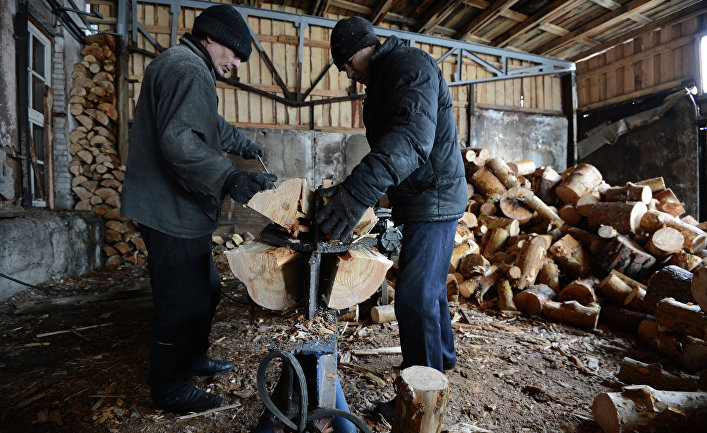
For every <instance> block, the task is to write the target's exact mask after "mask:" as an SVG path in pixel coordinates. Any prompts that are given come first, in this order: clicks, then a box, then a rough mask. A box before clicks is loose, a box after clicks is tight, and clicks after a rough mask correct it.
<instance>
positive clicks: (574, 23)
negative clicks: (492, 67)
mask: <svg viewBox="0 0 707 433" xmlns="http://www.w3.org/2000/svg"><path fill="white" fill-rule="evenodd" d="M262 3H263V1H261V0H246V1H244V2H243V4H245V5H248V6H255V7H258V6H259V5H261V4H262ZM267 3H274V4H284V5H288V6H294V7H297V8H299V9H301V10H304V11H308V12H307V13H309V14H311V15H317V16H323V15H324V14H325V13H329V14H338V15H341V16H351V15H359V16H363V17H365V18H368V19H370V20H371V21H372V22H373V23H374V25H381V24H384V23H385V24H387V25H389V26H390V27H393V28H398V29H401V30H406V31H412V32H416V33H421V34H426V35H435V36H443V37H448V38H451V39H458V40H462V41H468V42H473V43H477V44H483V45H489V46H494V47H499V48H509V49H513V50H519V51H524V52H528V53H533V54H539V55H543V56H548V57H552V58H556V59H561V60H570V61H579V60H582V59H584V58H586V57H588V56H591V55H593V54H596V53H599V52H601V51H603V50H605V49H608V48H611V47H612V46H614V45H616V44H617V43H621V42H623V41H625V40H628V39H630V38H631V37H635V35H637V34H640V33H642V32H643V31H647V30H650V29H654V28H659V27H660V26H663V25H667V24H670V23H672V22H675V21H679V20H682V19H685V18H689V17H690V16H694V15H695V14H697V13H699V12H700V11H704V10H705V9H707V2H705V1H703V0H672V1H671V0H495V1H493V0H356V1H350V0H284V1H278V0H268V1H267Z"/></svg>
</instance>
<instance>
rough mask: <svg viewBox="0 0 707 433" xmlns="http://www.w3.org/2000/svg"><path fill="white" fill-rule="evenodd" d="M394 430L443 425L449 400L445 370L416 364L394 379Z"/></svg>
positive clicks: (423, 430)
mask: <svg viewBox="0 0 707 433" xmlns="http://www.w3.org/2000/svg"><path fill="white" fill-rule="evenodd" d="M395 391H396V394H397V395H396V398H395V417H394V418H393V419H394V422H393V429H392V432H393V433H434V432H439V431H440V430H441V429H442V418H443V417H444V414H445V413H446V412H447V404H448V403H449V381H448V380H447V377H446V376H445V375H444V373H442V372H439V371H437V370H435V369H434V368H430V367H423V366H420V365H415V366H412V367H408V368H406V369H405V370H403V371H402V372H401V373H400V376H398V378H397V379H396V380H395Z"/></svg>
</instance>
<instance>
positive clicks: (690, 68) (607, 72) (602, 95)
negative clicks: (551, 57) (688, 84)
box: [577, 13, 707, 111]
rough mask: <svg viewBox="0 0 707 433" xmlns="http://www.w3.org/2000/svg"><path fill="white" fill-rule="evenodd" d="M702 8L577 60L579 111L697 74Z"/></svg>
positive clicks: (667, 86) (653, 90)
mask: <svg viewBox="0 0 707 433" xmlns="http://www.w3.org/2000/svg"><path fill="white" fill-rule="evenodd" d="M706 19H707V13H705V14H702V15H698V16H695V17H692V18H689V19H687V20H684V21H682V22H678V23H675V24H672V25H668V26H665V27H663V28H661V29H658V30H653V31H649V32H646V33H644V34H642V35H640V36H638V37H636V38H635V39H633V40H630V41H628V42H625V43H622V44H619V45H617V46H615V47H613V48H611V49H609V50H608V51H606V52H604V53H602V54H599V55H596V56H594V57H591V58H590V59H588V60H585V61H582V62H578V63H577V93H578V99H579V110H580V111H590V110H593V109H596V108H600V107H603V106H607V105H611V104H615V103H619V102H624V101H628V100H631V99H634V98H637V97H641V96H645V95H650V94H652V93H657V92H660V91H662V90H666V89H670V88H673V87H676V86H679V85H680V84H681V83H682V82H684V81H686V80H694V81H695V82H696V83H697V82H698V80H699V76H700V65H699V60H698V59H699V51H698V50H699V39H700V37H701V36H702V35H703V34H704V31H705V25H706V21H705V20H706Z"/></svg>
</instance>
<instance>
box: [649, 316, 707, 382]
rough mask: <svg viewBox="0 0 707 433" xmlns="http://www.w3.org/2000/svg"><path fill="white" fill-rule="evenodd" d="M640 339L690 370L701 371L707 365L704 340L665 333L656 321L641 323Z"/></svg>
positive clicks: (706, 345)
mask: <svg viewBox="0 0 707 433" xmlns="http://www.w3.org/2000/svg"><path fill="white" fill-rule="evenodd" d="M638 338H639V339H640V340H641V341H643V342H644V343H645V344H647V345H648V346H649V347H652V348H653V349H655V350H657V351H658V352H661V353H662V354H664V355H666V356H667V357H668V358H670V359H671V360H673V361H677V362H678V363H680V364H681V365H682V366H683V367H685V368H687V369H689V370H692V371H701V370H704V368H705V365H706V364H707V344H705V341H704V340H700V339H699V338H694V337H689V336H685V335H682V334H676V333H673V332H667V331H664V330H662V329H661V326H660V325H659V324H658V322H656V321H655V320H644V321H642V322H641V324H640V325H639V327H638Z"/></svg>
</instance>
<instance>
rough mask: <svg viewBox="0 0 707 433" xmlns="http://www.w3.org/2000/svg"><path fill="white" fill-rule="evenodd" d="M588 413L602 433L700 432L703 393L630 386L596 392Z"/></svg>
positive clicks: (705, 418) (705, 407) (705, 408)
mask: <svg viewBox="0 0 707 433" xmlns="http://www.w3.org/2000/svg"><path fill="white" fill-rule="evenodd" d="M592 415H594V419H595V420H596V422H597V424H599V427H601V429H602V430H603V431H604V433H632V432H678V431H679V432H683V433H691V432H695V433H697V432H703V431H704V427H705V425H707V393H705V392H685V391H657V390H655V389H653V388H651V387H650V386H646V385H633V386H628V387H626V388H624V390H623V391H621V392H602V393H601V394H599V395H597V396H596V398H595V399H594V402H593V403H592Z"/></svg>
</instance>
